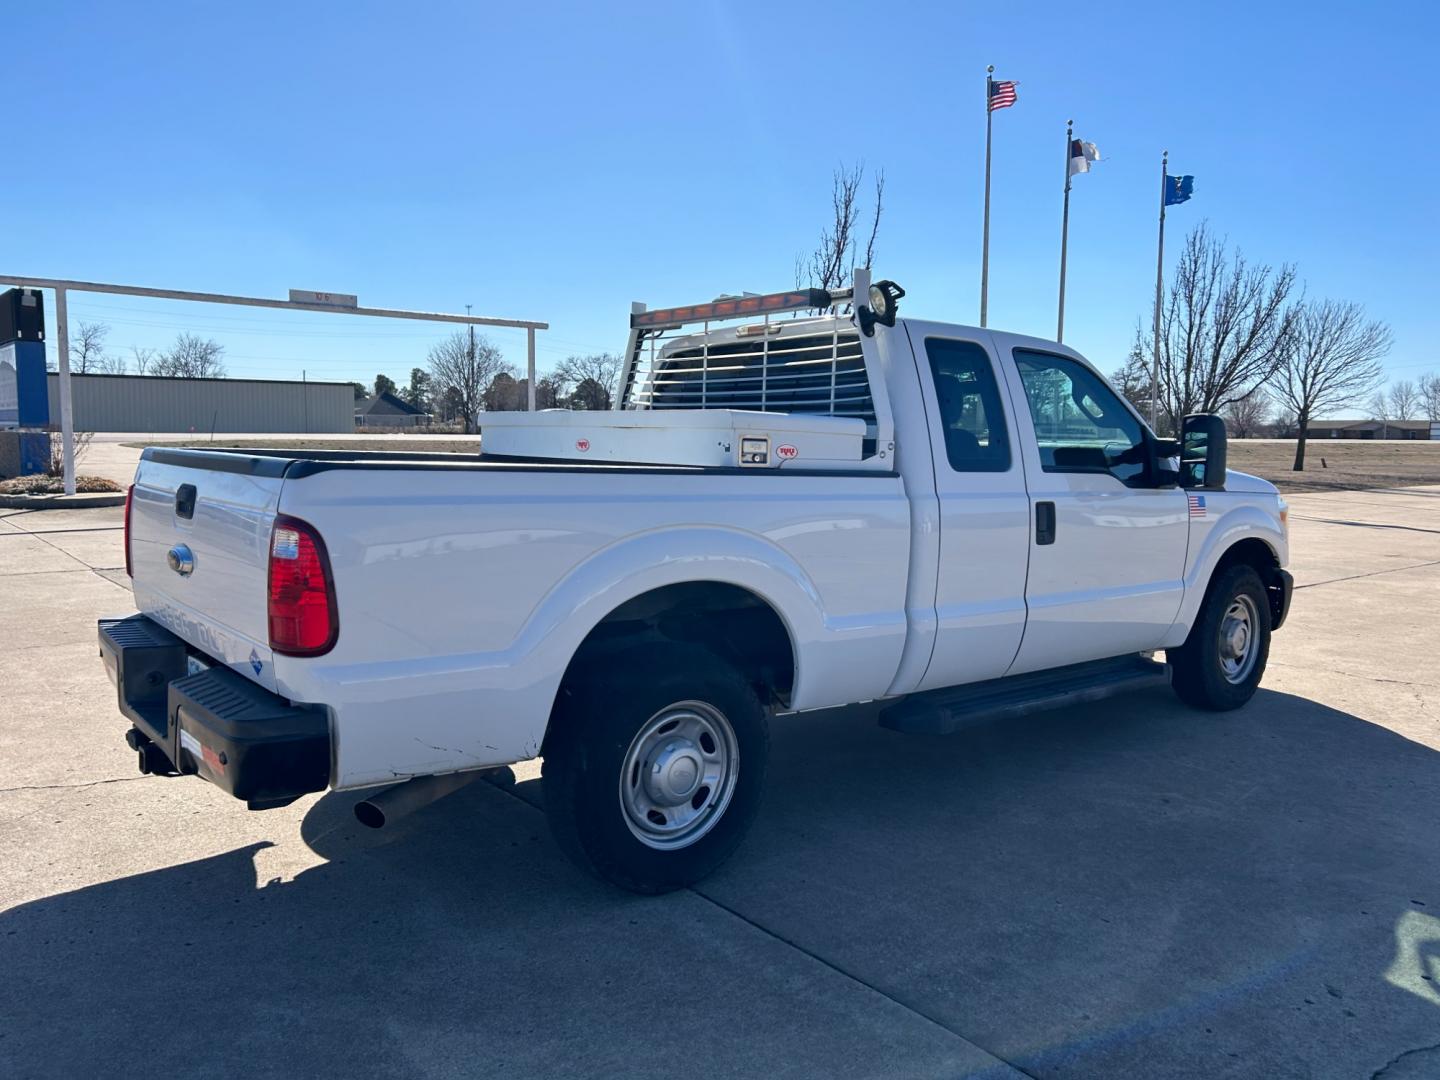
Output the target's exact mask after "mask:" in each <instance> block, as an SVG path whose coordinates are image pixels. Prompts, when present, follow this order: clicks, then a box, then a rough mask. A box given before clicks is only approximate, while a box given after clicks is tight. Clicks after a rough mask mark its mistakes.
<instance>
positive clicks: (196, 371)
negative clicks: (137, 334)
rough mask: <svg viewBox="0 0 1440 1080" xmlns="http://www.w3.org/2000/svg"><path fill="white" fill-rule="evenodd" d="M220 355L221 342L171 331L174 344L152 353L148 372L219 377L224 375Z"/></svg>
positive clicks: (193, 376)
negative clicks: (155, 353)
mask: <svg viewBox="0 0 1440 1080" xmlns="http://www.w3.org/2000/svg"><path fill="white" fill-rule="evenodd" d="M224 355H225V346H223V345H221V344H220V343H219V342H218V341H216V340H214V339H213V338H202V337H200V336H199V335H198V334H189V333H184V332H181V333H179V334H176V335H175V344H173V345H171V346H170V348H168V349H161V350H160V352H159V353H158V354H157V355H156V356H155V360H154V362H153V363H152V364H151V365H150V370H151V373H152V374H155V375H169V376H170V377H171V378H177V379H222V378H224V377H225V365H224V364H223V363H222V362H221V357H223V356H224Z"/></svg>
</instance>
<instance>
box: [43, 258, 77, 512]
mask: <svg viewBox="0 0 1440 1080" xmlns="http://www.w3.org/2000/svg"><path fill="white" fill-rule="evenodd" d="M55 322H56V323H58V324H59V325H58V326H56V328H55V347H56V348H57V349H58V350H59V351H60V355H59V358H58V359H59V364H58V369H59V372H60V450H61V454H62V455H63V458H64V462H65V470H64V471H65V494H66V495H74V494H75V414H74V412H73V411H72V410H71V406H70V315H69V310H68V308H67V307H66V304H65V288H64V287H63V286H61V287H60V288H58V289H56V290H55ZM47 408H48V406H47Z"/></svg>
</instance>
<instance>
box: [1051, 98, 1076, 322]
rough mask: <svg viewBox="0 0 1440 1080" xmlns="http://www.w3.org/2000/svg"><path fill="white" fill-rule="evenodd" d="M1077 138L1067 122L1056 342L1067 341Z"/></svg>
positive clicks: (1069, 121) (1070, 124) (1072, 123)
mask: <svg viewBox="0 0 1440 1080" xmlns="http://www.w3.org/2000/svg"><path fill="white" fill-rule="evenodd" d="M1074 138H1075V121H1074V120H1066V121H1065V210H1064V213H1062V214H1061V216H1060V313H1059V315H1058V316H1057V317H1056V320H1055V340H1056V341H1057V342H1063V341H1064V340H1065V255H1066V249H1067V248H1068V246H1069V243H1070V144H1071V142H1072V141H1073V140H1074Z"/></svg>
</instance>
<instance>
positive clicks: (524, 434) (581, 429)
mask: <svg viewBox="0 0 1440 1080" xmlns="http://www.w3.org/2000/svg"><path fill="white" fill-rule="evenodd" d="M480 450H481V453H483V454H486V455H499V456H502V457H517V458H539V459H544V460H553V461H588V462H604V463H607V464H616V465H619V464H628V465H684V466H692V467H693V466H700V467H707V466H708V467H712V468H714V467H730V468H753V469H783V468H793V469H824V470H832V469H861V468H870V467H878V468H881V469H888V468H889V467H890V463H889V462H888V461H884V460H876V458H875V457H872V458H870V459H866V458H865V457H864V450H865V421H864V420H860V419H858V418H854V417H836V416H812V415H809V414H805V413H772V412H750V411H743V410H738V409H674V410H669V409H654V410H650V409H623V410H619V409H617V410H608V411H595V412H585V411H571V410H569V409H547V410H545V411H543V412H534V413H528V412H504V413H485V414H483V415H482V417H481V419H480ZM872 461H873V462H874V463H875V464H874V465H871V464H870V463H871V462H872Z"/></svg>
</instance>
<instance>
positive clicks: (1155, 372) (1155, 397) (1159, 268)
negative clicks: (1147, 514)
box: [1150, 150, 1170, 435]
mask: <svg viewBox="0 0 1440 1080" xmlns="http://www.w3.org/2000/svg"><path fill="white" fill-rule="evenodd" d="M1169 170H1170V151H1169V150H1166V151H1165V152H1164V153H1163V154H1161V155H1160V244H1159V247H1158V250H1157V252H1156V255H1155V359H1154V362H1153V365H1152V367H1151V369H1150V427H1151V429H1152V430H1154V432H1155V433H1156V434H1157V435H1158V434H1159V433H1160V290H1161V283H1162V282H1163V281H1164V277H1165V194H1166V192H1165V189H1166V187H1167V186H1168V182H1167V176H1168V173H1169Z"/></svg>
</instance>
